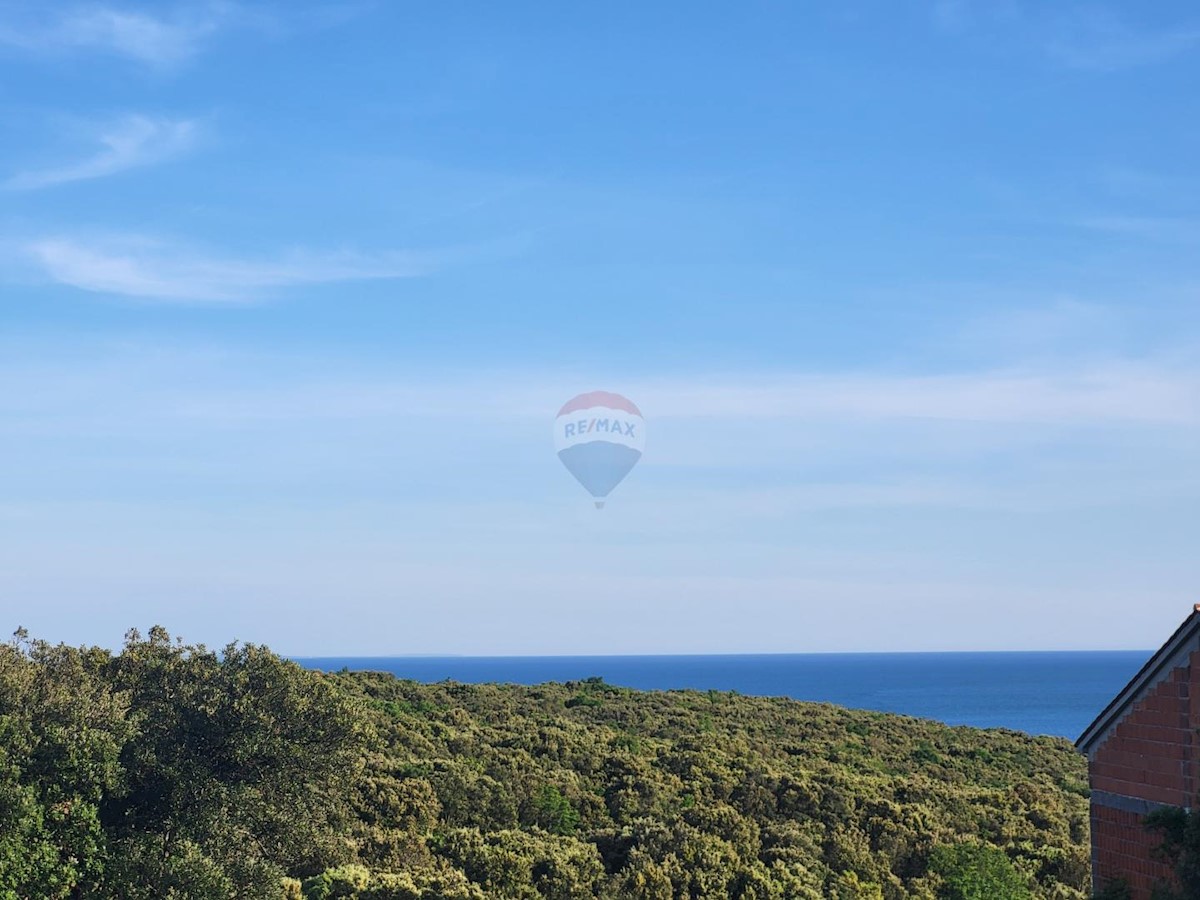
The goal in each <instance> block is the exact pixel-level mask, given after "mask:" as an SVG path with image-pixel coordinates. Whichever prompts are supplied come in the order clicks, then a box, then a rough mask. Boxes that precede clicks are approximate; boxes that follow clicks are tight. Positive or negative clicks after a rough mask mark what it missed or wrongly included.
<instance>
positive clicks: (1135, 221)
mask: <svg viewBox="0 0 1200 900" xmlns="http://www.w3.org/2000/svg"><path fill="white" fill-rule="evenodd" d="M1075 224H1076V225H1078V226H1079V227H1081V228H1086V229H1089V230H1091V231H1101V232H1106V233H1108V234H1114V235H1121V236H1124V237H1134V238H1141V239H1144V240H1152V241H1165V242H1167V243H1182V244H1196V243H1200V219H1196V218H1187V217H1180V216H1130V215H1102V216H1087V217H1084V218H1081V219H1077V220H1076V221H1075Z"/></svg>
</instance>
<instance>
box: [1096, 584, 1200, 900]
mask: <svg viewBox="0 0 1200 900" xmlns="http://www.w3.org/2000/svg"><path fill="white" fill-rule="evenodd" d="M1075 745H1076V746H1077V747H1078V748H1079V749H1080V750H1081V751H1082V752H1083V753H1085V754H1087V758H1088V772H1089V780H1090V782H1091V788H1092V801H1091V820H1092V879H1093V882H1094V884H1095V886H1096V887H1097V889H1099V888H1101V887H1103V886H1104V884H1106V883H1107V881H1108V880H1109V879H1112V878H1123V879H1125V880H1126V881H1127V882H1128V883H1129V886H1130V887H1131V888H1132V889H1133V897H1134V900H1148V898H1149V897H1150V891H1151V888H1152V887H1153V885H1154V884H1155V883H1156V882H1158V881H1164V880H1166V881H1169V880H1170V879H1171V877H1172V875H1171V870H1170V868H1169V866H1167V865H1166V864H1164V863H1163V862H1161V861H1159V860H1156V859H1155V858H1154V853H1153V851H1154V849H1155V847H1156V845H1157V841H1156V839H1155V837H1154V835H1152V834H1150V833H1148V832H1147V831H1146V829H1145V828H1144V827H1143V825H1142V819H1143V817H1144V816H1145V815H1146V814H1147V813H1148V812H1150V811H1151V810H1154V809H1157V808H1159V807H1162V806H1180V807H1184V808H1191V807H1192V806H1193V805H1194V803H1195V801H1196V796H1197V789H1198V788H1200V781H1198V779H1200V605H1198V606H1197V607H1196V608H1195V610H1194V611H1193V612H1192V614H1191V616H1189V617H1188V619H1187V620H1186V621H1185V622H1184V623H1183V624H1182V625H1181V626H1179V630H1178V631H1176V632H1175V634H1173V635H1172V636H1171V638H1170V640H1168V641H1167V642H1166V643H1165V644H1164V645H1163V646H1162V648H1161V649H1160V650H1159V651H1158V652H1157V653H1155V654H1154V656H1152V657H1151V658H1150V661H1149V662H1147V663H1146V665H1145V666H1143V667H1142V669H1141V671H1139V672H1138V673H1137V675H1135V676H1134V677H1133V680H1132V681H1130V682H1129V684H1128V685H1126V686H1125V689H1124V690H1122V691H1121V693H1119V694H1118V695H1117V696H1116V698H1115V699H1114V700H1113V701H1112V703H1110V704H1109V705H1108V706H1107V707H1106V708H1105V710H1104V711H1103V712H1102V713H1100V715H1099V716H1098V717H1097V718H1096V721H1095V722H1093V723H1092V724H1091V725H1089V726H1088V729H1087V730H1086V731H1085V732H1084V733H1083V735H1082V736H1081V737H1080V738H1079V740H1078V741H1076V744H1075Z"/></svg>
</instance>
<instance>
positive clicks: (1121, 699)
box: [1075, 603, 1200, 753]
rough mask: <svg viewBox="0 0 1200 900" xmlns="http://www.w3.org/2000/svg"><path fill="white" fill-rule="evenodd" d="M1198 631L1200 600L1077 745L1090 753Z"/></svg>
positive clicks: (1199, 630) (1102, 712) (1199, 626)
mask: <svg viewBox="0 0 1200 900" xmlns="http://www.w3.org/2000/svg"><path fill="white" fill-rule="evenodd" d="M1198 633H1200V603H1198V604H1196V605H1195V606H1194V607H1192V614H1191V615H1190V616H1188V617H1187V618H1186V619H1184V620H1183V623H1182V624H1181V625H1180V626H1179V627H1178V628H1177V629H1175V633H1174V634H1173V635H1171V636H1170V637H1169V638H1168V639H1167V642H1166V643H1165V644H1163V645H1162V646H1161V647H1159V648H1158V650H1157V651H1156V652H1155V653H1154V655H1153V656H1151V657H1150V659H1148V660H1147V661H1146V664H1145V665H1143V666H1142V667H1141V669H1139V670H1138V673H1137V674H1136V675H1134V676H1133V678H1131V679H1130V680H1129V683H1128V684H1126V685H1125V687H1123V688H1122V689H1121V691H1120V692H1119V693H1118V694H1117V696H1116V697H1114V698H1113V699H1112V701H1111V702H1110V703H1109V704H1108V706H1106V707H1104V709H1103V711H1101V713H1100V715H1098V716H1096V718H1095V720H1094V721H1093V722H1092V724H1091V725H1089V726H1088V727H1087V728H1086V729H1084V732H1083V734H1081V735H1080V736H1079V739H1078V740H1077V741H1075V746H1076V748H1077V749H1079V750H1080V751H1082V752H1083V753H1088V752H1089V751H1090V750H1091V748H1092V747H1093V746H1094V745H1095V744H1096V743H1097V742H1098V741H1099V740H1100V738H1102V737H1103V736H1104V735H1106V734H1107V733H1108V731H1109V729H1110V728H1111V727H1112V726H1113V725H1114V724H1115V722H1116V720H1117V719H1118V718H1119V717H1120V716H1121V714H1122V713H1123V712H1124V711H1125V710H1126V708H1127V707H1128V706H1129V705H1130V704H1131V703H1133V702H1134V701H1135V700H1136V699H1137V697H1138V696H1139V695H1140V694H1141V693H1142V691H1143V690H1144V689H1145V688H1146V687H1147V686H1148V685H1150V684H1152V683H1153V682H1154V681H1155V680H1156V679H1157V676H1158V675H1159V673H1160V672H1161V671H1162V670H1163V669H1164V668H1165V667H1166V665H1167V663H1169V662H1170V661H1171V660H1172V659H1173V658H1174V657H1175V655H1176V654H1177V653H1178V652H1179V650H1180V648H1181V647H1183V645H1184V644H1186V643H1187V642H1188V641H1189V640H1190V639H1191V638H1193V637H1195V636H1196V635H1197V634H1198Z"/></svg>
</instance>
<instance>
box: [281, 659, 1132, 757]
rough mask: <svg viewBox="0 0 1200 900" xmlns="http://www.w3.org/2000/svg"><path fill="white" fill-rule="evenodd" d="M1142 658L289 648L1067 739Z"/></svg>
mask: <svg viewBox="0 0 1200 900" xmlns="http://www.w3.org/2000/svg"><path fill="white" fill-rule="evenodd" d="M1148 656H1149V651H1140V650H1064V651H986V652H974V653H972V652H940V653H803V654H721V655H679V656H676V655H663V656H373V657H367V656H363V657H354V656H334V657H293V658H294V659H295V660H296V661H297V662H299V663H300V664H302V665H304V666H307V667H309V668H314V669H321V670H324V671H337V670H340V669H350V670H352V671H360V670H372V671H381V672H388V673H390V674H393V675H396V676H397V677H399V678H405V679H410V680H413V681H419V682H423V683H435V682H439V681H458V682H462V683H466V684H481V683H491V682H496V683H512V684H525V685H532V684H541V683H545V682H567V681H581V680H583V679H585V678H594V677H598V678H603V679H604V680H605V681H606V682H608V683H610V684H614V685H619V686H621V687H631V688H637V689H640V690H684V689H694V690H719V691H736V692H738V693H742V694H748V695H755V696H781V697H790V698H792V699H796V700H810V701H817V702H826V703H833V704H836V705H838V706H845V707H850V708H854V709H870V710H877V711H880V712H891V713H898V714H902V715H910V716H916V717H918V718H926V719H935V720H937V721H940V722H945V723H947V724H950V725H971V726H974V727H979V728H1008V729H1012V730H1014V731H1024V732H1027V733H1030V734H1048V735H1055V736H1058V737H1065V738H1070V739H1072V740H1073V739H1074V738H1075V737H1077V736H1078V735H1079V733H1080V732H1081V731H1082V730H1083V729H1084V728H1086V727H1087V725H1088V723H1089V722H1090V721H1091V719H1092V717H1093V716H1094V715H1095V714H1096V712H1097V711H1098V710H1100V709H1101V708H1103V706H1104V704H1105V703H1106V702H1107V701H1108V699H1109V698H1111V697H1112V696H1113V694H1115V693H1116V692H1117V691H1118V690H1119V689H1120V688H1121V687H1122V686H1123V685H1124V684H1125V682H1126V681H1128V679H1129V678H1130V677H1132V676H1133V674H1134V673H1135V672H1137V670H1138V668H1139V667H1140V666H1141V664H1142V663H1143V662H1144V661H1145V660H1146V658H1147V657H1148Z"/></svg>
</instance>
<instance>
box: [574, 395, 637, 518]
mask: <svg viewBox="0 0 1200 900" xmlns="http://www.w3.org/2000/svg"><path fill="white" fill-rule="evenodd" d="M645 446H646V420H645V419H644V418H642V413H641V410H639V409H638V408H637V407H636V406H635V405H634V404H633V402H632V401H630V400H628V399H627V398H625V397H622V396H621V395H620V394H610V393H609V392H607V391H592V392H591V393H587V394H580V395H579V396H578V397H572V398H571V399H570V400H568V401H567V402H566V403H565V404H563V408H562V409H560V410H559V411H558V418H556V419H555V420H554V449H555V450H557V451H558V458H559V459H561V460H562V462H563V465H564V466H566V467H567V471H568V472H570V473H571V474H572V475H574V476H575V480H576V481H578V482H579V483H580V484H581V485H583V487H584V489H585V490H586V491H587V492H588V493H589V494H591V495H592V497H594V498H595V500H596V508H597V509H600V508H602V507H603V506H604V499H605V498H606V497H607V496H608V495H609V494H610V493H611V492H612V490H613V488H615V487H616V486H617V485H618V484H620V483H621V481H622V480H624V478H625V476H626V475H628V474H629V473H630V472H631V471H632V470H633V467H634V466H636V465H637V463H638V460H639V459H641V458H642V451H643V450H644V449H645Z"/></svg>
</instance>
